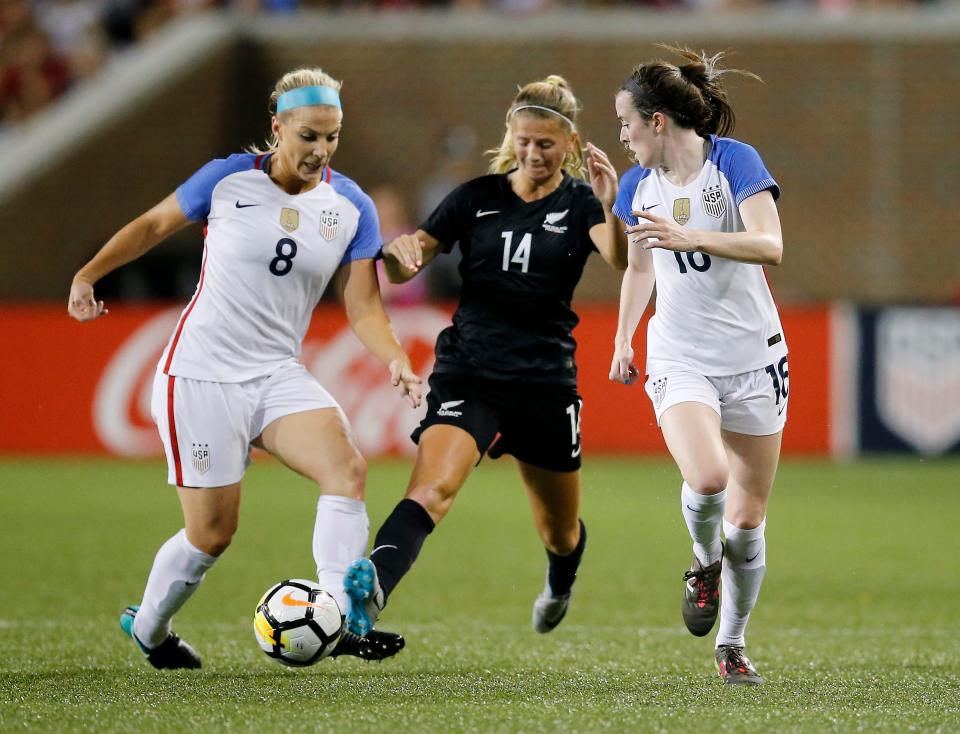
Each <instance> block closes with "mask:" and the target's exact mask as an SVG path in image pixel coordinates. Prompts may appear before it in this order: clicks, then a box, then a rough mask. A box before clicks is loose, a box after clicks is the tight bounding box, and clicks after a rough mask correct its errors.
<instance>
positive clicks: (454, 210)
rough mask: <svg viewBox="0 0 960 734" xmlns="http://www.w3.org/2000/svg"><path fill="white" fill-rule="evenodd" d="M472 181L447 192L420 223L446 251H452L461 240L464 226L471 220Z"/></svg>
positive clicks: (421, 227)
mask: <svg viewBox="0 0 960 734" xmlns="http://www.w3.org/2000/svg"><path fill="white" fill-rule="evenodd" d="M472 183H473V182H472V181H468V182H467V183H465V184H461V185H460V186H458V187H457V188H455V189H454V190H453V191H451V192H450V193H449V194H447V195H446V196H445V197H444V199H443V201H441V202H440V203H439V204H438V205H437V208H436V209H434V210H433V212H432V213H431V214H430V216H429V217H427V219H426V221H424V222H423V224H421V225H420V229H422V230H423V231H424V232H426V233H427V234H428V235H430V236H431V237H435V238H436V239H437V240H438V241H439V242H440V244H441V245H443V251H444V252H450V250H452V249H453V246H454V245H455V244H456V243H457V242H458V241H459V240H460V237H461V236H462V234H463V231H464V228H465V227H466V226H468V224H469V223H470V221H471V219H470V216H469V212H470V202H471V200H472V198H473V197H472V195H471V189H472Z"/></svg>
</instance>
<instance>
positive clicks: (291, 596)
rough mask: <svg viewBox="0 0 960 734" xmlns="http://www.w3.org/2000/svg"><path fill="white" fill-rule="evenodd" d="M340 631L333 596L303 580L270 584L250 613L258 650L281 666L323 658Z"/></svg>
mask: <svg viewBox="0 0 960 734" xmlns="http://www.w3.org/2000/svg"><path fill="white" fill-rule="evenodd" d="M342 632H343V618H342V617H341V615H340V607H339V605H338V604H337V601H336V599H334V598H333V597H332V596H330V594H329V593H327V592H326V591H324V590H323V589H321V588H320V587H319V586H317V585H316V584H315V583H313V582H312V581H305V580H304V579H289V580H287V581H281V582H280V583H278V584H274V585H273V586H271V587H270V588H269V589H267V592H266V593H265V594H264V595H263V597H262V598H261V599H260V601H259V602H257V611H256V612H255V613H254V615H253V633H254V635H256V637H257V643H258V644H259V645H260V649H261V650H263V651H264V652H265V653H266V654H267V657H270V658H273V659H274V660H276V661H277V662H278V663H283V664H284V665H291V666H297V667H302V666H306V665H313V664H314V663H316V662H317V661H319V660H323V658H325V657H327V655H329V654H330V653H331V652H333V649H334V648H335V647H336V646H337V642H339V641H340V635H341V634H342Z"/></svg>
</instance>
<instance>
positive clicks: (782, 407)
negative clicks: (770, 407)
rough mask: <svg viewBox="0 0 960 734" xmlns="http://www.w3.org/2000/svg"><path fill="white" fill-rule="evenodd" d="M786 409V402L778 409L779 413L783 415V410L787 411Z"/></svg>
mask: <svg viewBox="0 0 960 734" xmlns="http://www.w3.org/2000/svg"><path fill="white" fill-rule="evenodd" d="M786 409H787V404H786V403H784V404H783V405H781V406H780V410H778V411H777V415H783V411H785V410H786Z"/></svg>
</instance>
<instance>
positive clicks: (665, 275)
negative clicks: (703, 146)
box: [614, 136, 787, 376]
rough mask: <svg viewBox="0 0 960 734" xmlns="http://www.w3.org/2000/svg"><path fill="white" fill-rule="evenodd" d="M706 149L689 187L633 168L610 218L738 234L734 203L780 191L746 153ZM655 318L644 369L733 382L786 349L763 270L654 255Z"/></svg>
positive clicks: (721, 144) (741, 148)
mask: <svg viewBox="0 0 960 734" xmlns="http://www.w3.org/2000/svg"><path fill="white" fill-rule="evenodd" d="M711 140H712V143H713V147H712V149H711V151H710V156H709V158H708V159H707V160H706V161H705V162H704V164H703V169H702V170H701V172H700V175H699V176H698V177H697V178H696V180H695V181H693V182H691V183H689V184H687V185H686V186H674V185H673V184H672V183H670V182H669V181H667V180H666V178H664V176H663V175H662V173H661V172H660V171H659V170H658V169H652V170H651V169H646V168H641V167H640V166H636V167H634V168H632V169H630V171H628V172H627V173H626V174H624V176H623V178H622V180H621V186H620V193H619V196H618V197H617V203H616V206H615V207H614V213H615V214H617V216H618V217H619V218H620V219H621V220H623V221H624V222H627V223H629V224H636V223H637V217H635V216H633V215H631V213H630V212H631V211H650V212H652V213H653V214H656V215H658V216H662V217H672V218H673V220H674V221H676V222H677V223H678V224H681V225H683V226H685V227H690V228H691V229H700V230H710V231H714V232H742V231H744V226H743V221H742V220H741V219H740V209H739V205H740V203H741V202H742V201H743V200H744V199H746V198H747V197H750V196H753V195H754V194H756V193H759V192H761V191H765V190H768V189H769V190H770V192H771V193H772V194H773V197H774V199H776V198H778V197H779V195H780V188H779V186H778V185H777V183H776V181H774V180H773V178H772V177H771V175H770V174H769V173H768V172H767V169H766V168H765V167H764V165H763V161H761V160H760V156H759V155H758V154H757V152H756V150H754V149H753V148H752V147H751V146H749V145H747V144H745V143H741V142H739V141H737V140H731V139H730V138H718V137H716V136H711ZM651 252H652V254H653V265H654V271H655V274H656V281H657V300H656V312H655V313H654V315H653V317H652V318H651V319H650V323H649V326H648V328H647V366H648V372H649V369H650V365H651V363H656V362H676V363H681V364H684V365H686V366H688V367H690V368H692V369H695V370H697V371H698V372H700V373H701V374H703V375H708V376H722V375H736V374H740V373H742V372H749V371H751V370H755V369H759V368H763V367H766V366H767V365H770V364H774V363H776V362H778V361H779V359H780V357H782V356H783V355H784V354H786V353H787V344H786V340H785V339H784V335H783V329H782V327H781V326H780V317H779V315H778V314H777V307H776V305H775V304H774V302H773V296H772V295H771V293H770V288H769V286H768V285H767V280H766V277H765V276H764V272H763V266H761V265H756V264H750V263H742V262H737V261H735V260H728V259H726V258H722V257H716V256H713V255H707V254H705V253H700V252H671V251H670V250H663V249H654V250H651Z"/></svg>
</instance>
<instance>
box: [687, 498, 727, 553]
mask: <svg viewBox="0 0 960 734" xmlns="http://www.w3.org/2000/svg"><path fill="white" fill-rule="evenodd" d="M726 499H727V490H723V491H722V492H717V493H716V494H699V493H698V492H695V491H694V490H693V489H692V488H691V487H690V485H689V484H687V483H686V482H684V483H683V486H682V487H681V488H680V509H681V511H682V512H683V519H684V520H685V521H686V523H687V530H689V531H690V537H691V538H693V554H694V555H695V556H696V557H697V558H698V559H699V560H700V563H702V564H703V565H704V566H709V565H710V564H711V563H716V562H717V561H719V560H720V559H721V558H722V557H723V544H722V543H721V542H720V524H721V523H722V522H723V509H724V505H725V502H726Z"/></svg>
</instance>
